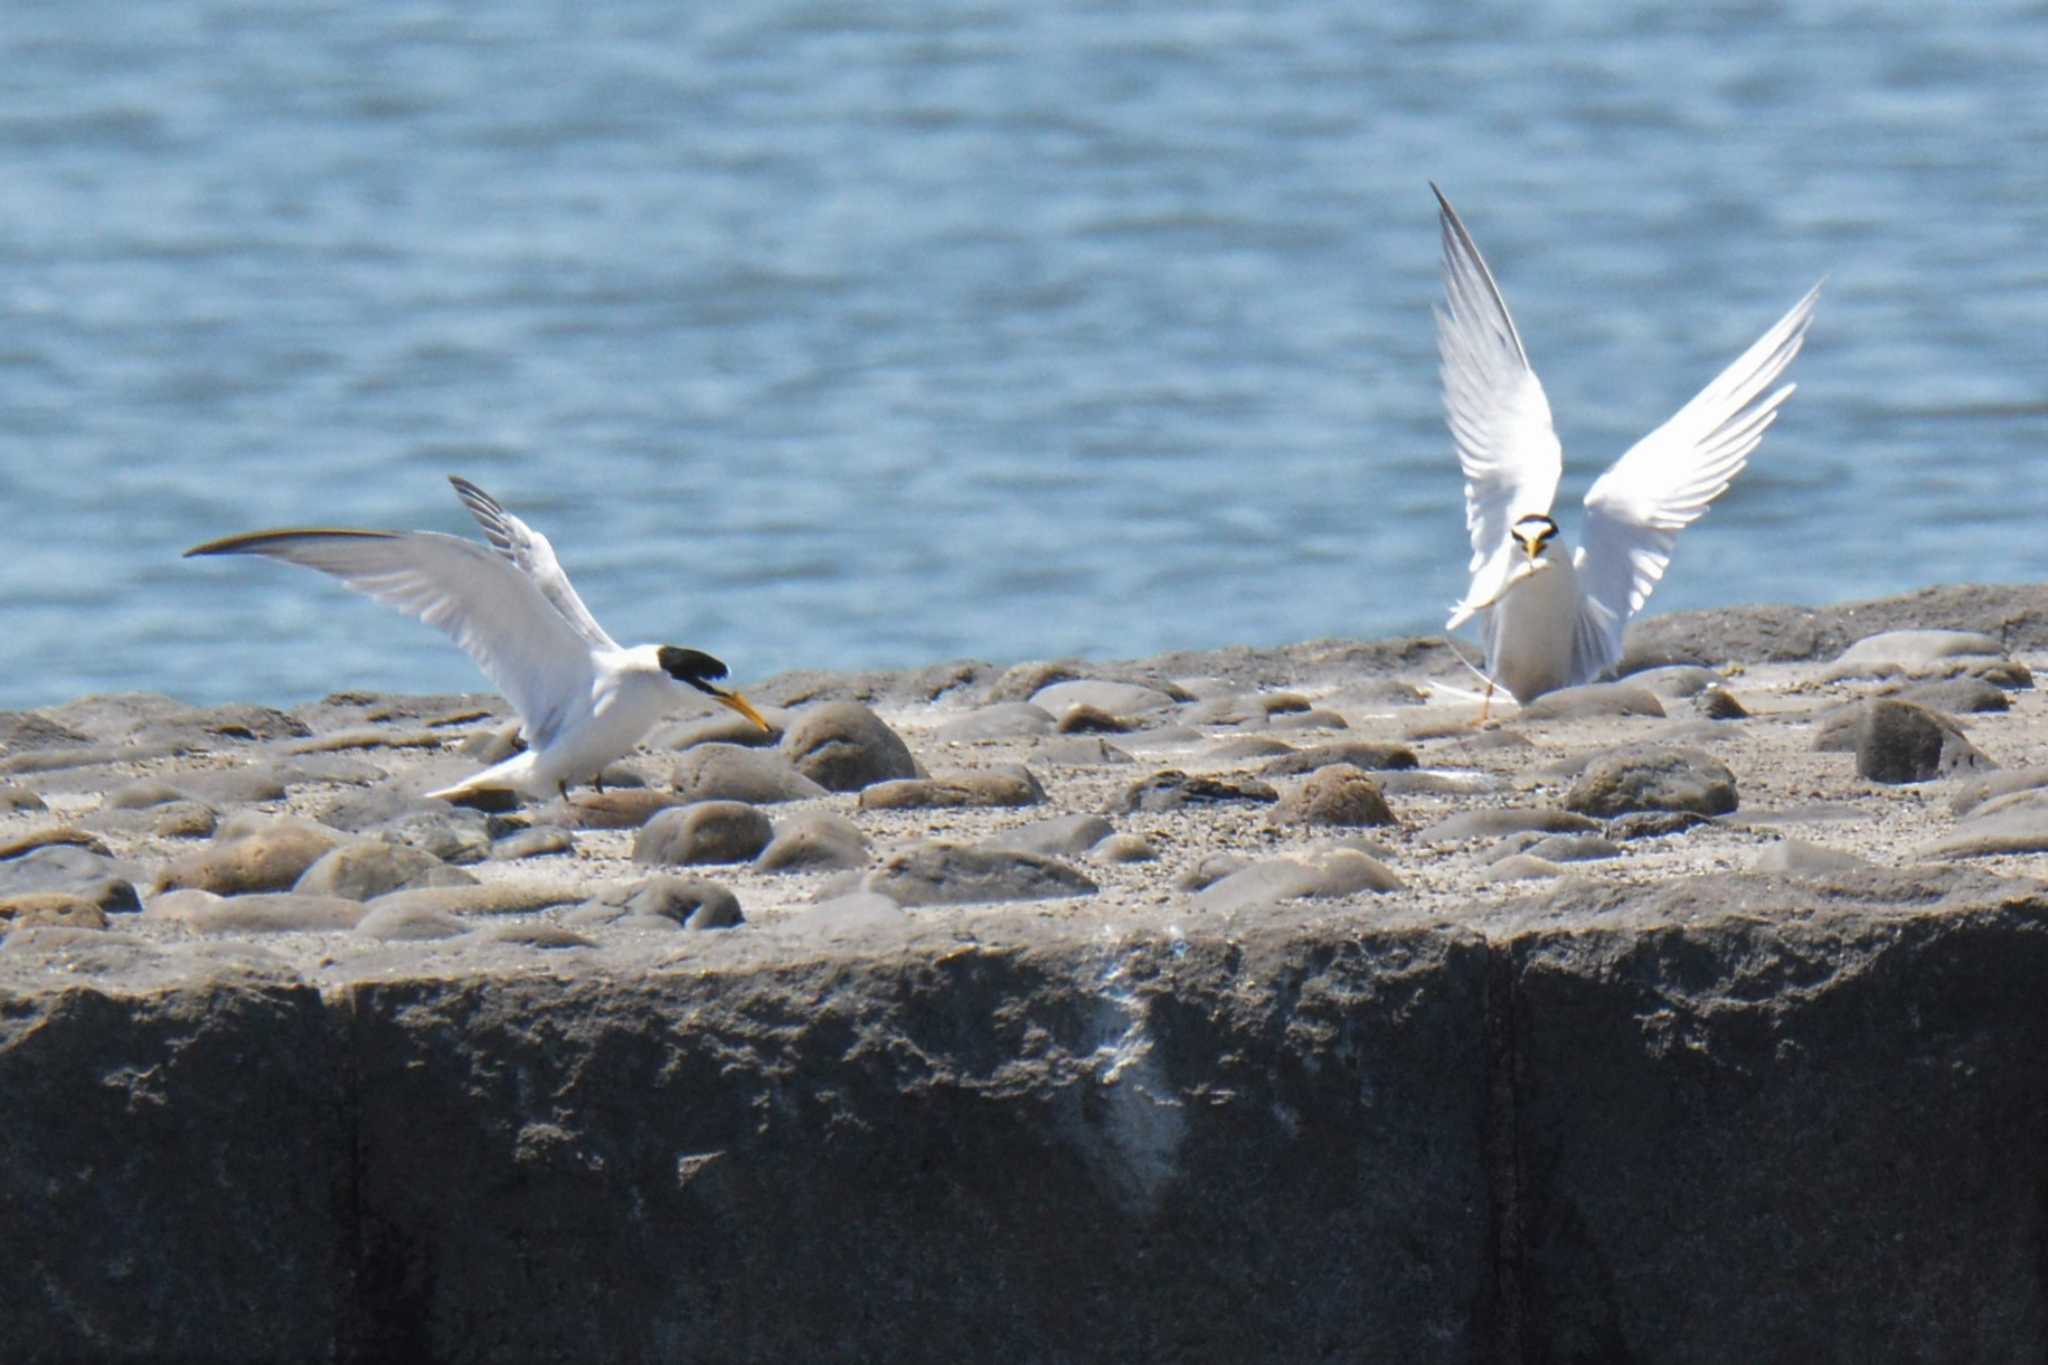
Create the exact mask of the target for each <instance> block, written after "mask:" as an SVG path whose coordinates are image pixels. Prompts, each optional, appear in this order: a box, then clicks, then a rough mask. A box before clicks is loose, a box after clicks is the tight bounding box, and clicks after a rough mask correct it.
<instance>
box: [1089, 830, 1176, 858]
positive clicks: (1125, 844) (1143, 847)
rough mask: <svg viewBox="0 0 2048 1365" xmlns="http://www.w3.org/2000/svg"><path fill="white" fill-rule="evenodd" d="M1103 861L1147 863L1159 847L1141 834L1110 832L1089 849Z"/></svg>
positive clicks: (1154, 855) (1156, 855)
mask: <svg viewBox="0 0 2048 1365" xmlns="http://www.w3.org/2000/svg"><path fill="white" fill-rule="evenodd" d="M1089 851H1090V852H1091V853H1092V854H1093V855H1094V856H1095V857H1097V858H1100V859H1101V860H1102V861H1103V862H1105V863H1149V862H1152V861H1154V860H1156V859H1157V858H1158V857H1159V849H1158V848H1157V847H1156V846H1154V844H1153V843H1152V841H1151V840H1150V839H1147V838H1146V837H1145V836H1144V835H1142V834H1112V835H1110V836H1109V837H1108V838H1107V839H1104V840H1103V841H1102V842H1101V843H1099V844H1097V845H1095V847H1094V848H1092V849H1090V850H1089Z"/></svg>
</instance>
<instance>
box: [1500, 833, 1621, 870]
mask: <svg viewBox="0 0 2048 1365" xmlns="http://www.w3.org/2000/svg"><path fill="white" fill-rule="evenodd" d="M1518 853H1527V854H1531V855H1533V856H1535V857H1538V858H1542V859H1543V860H1545V861H1546V862H1552V863H1590V862H1598V861H1601V860H1602V859H1606V858H1618V857H1620V856H1621V846H1620V845H1619V844H1616V843H1613V842H1612V841H1610V840H1608V839H1605V838H1603V837H1601V836H1600V835H1598V834H1538V833H1536V832H1535V831H1533V830H1531V831H1527V832H1524V833H1522V834H1511V835H1509V836H1508V837H1507V838H1506V839H1505V840H1503V841H1502V844H1501V848H1500V852H1499V854H1498V856H1496V857H1493V858H1489V859H1488V860H1487V861H1489V862H1499V861H1500V860H1501V858H1506V857H1512V856H1513V855H1515V854H1518Z"/></svg>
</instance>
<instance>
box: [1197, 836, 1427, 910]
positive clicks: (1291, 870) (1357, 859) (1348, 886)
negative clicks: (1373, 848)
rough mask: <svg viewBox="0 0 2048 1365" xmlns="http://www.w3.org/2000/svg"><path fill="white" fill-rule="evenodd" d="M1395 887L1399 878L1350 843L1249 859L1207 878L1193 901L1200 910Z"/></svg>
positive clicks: (1250, 906) (1328, 897)
mask: <svg viewBox="0 0 2048 1365" xmlns="http://www.w3.org/2000/svg"><path fill="white" fill-rule="evenodd" d="M1400 889H1401V879H1400V878H1399V877H1397V876H1395V875H1394V872H1393V869H1391V868H1389V867H1388V866H1387V865H1386V864H1385V863H1382V862H1380V861H1379V859H1377V858H1374V857H1372V856H1371V855H1369V854H1366V853H1361V852H1359V851H1358V850H1357V849H1355V848H1336V849H1324V850H1321V851H1319V852H1316V853H1312V854H1307V855H1304V856H1301V857H1295V858H1269V859H1267V860H1265V861H1263V862H1255V863H1252V864H1251V865H1250V866H1248V867H1243V868H1239V869H1238V870H1237V871H1235V872H1232V873H1230V874H1229V875H1228V876H1225V877H1222V878H1219V879H1218V880H1216V881H1213V882H1211V883H1209V884H1208V885H1207V886H1205V887H1203V888H1202V889H1201V890H1200V891H1198V892H1196V893H1195V898H1194V901H1195V905H1196V907H1197V908H1199V909H1202V910H1206V911H1210V912H1215V913H1222V912H1227V911H1238V910H1250V909H1256V908H1260V907H1265V906H1272V905H1278V904H1279V903H1280V902H1282V901H1288V900H1339V899H1342V898H1344V897H1347V896H1355V895H1358V894H1360V893H1362V892H1372V893H1375V894H1377V893H1380V892H1385V891H1398V890H1400Z"/></svg>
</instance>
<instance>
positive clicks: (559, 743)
mask: <svg viewBox="0 0 2048 1365" xmlns="http://www.w3.org/2000/svg"><path fill="white" fill-rule="evenodd" d="M449 482H450V483H452V484H454V485H455V492H456V494H457V495H458V496H459V497H460V498H461V499H462V501H463V504H464V505H465V506H467V507H468V508H469V511H470V515H472V516H474V517H475V518H476V520H477V524H478V525H480V526H482V527H483V531H484V535H485V537H486V538H488V539H489V541H490V545H489V546H488V547H486V546H483V545H480V544H478V543H477V542H476V541H473V540H464V539H463V538H462V537H460V536H450V535H443V534H441V533H439V532H437V531H402V532H401V531H354V530H329V529H308V530H284V531H258V532H256V533H254V534H253V535H245V536H230V537H229V538H227V539H226V540H215V541H210V542H208V543H207V544H205V545H198V546H194V547H193V548H192V549H190V550H187V551H185V556H186V558H188V559H189V558H191V557H192V556H194V555H236V554H241V555H267V556H268V557H270V558H272V559H282V560H285V561H287V562H289V563H292V564H303V565H305V566H306V567H307V568H309V569H318V570H320V571H321V572H322V573H327V574H332V575H334V576H335V577H336V578H338V579H340V580H341V581H342V582H343V583H345V584H347V585H348V586H349V587H351V588H354V589H355V590H356V591H357V592H361V593H366V594H368V595H369V596H371V597H374V598H376V599H377V600H378V601H379V602H382V603H384V604H386V605H387V606H392V607H396V608H397V609H398V610H400V611H402V612H404V613H405V614H406V615H408V616H414V617H418V618H419V619H420V620H422V621H425V622H426V623H427V624H428V625H430V626H434V627H436V628H438V629H440V630H442V631H444V632H446V633H447V634H448V635H449V636H450V637H451V638H453V639H454V641H455V643H456V644H458V645H460V646H462V648H463V651H464V652H465V653H467V654H468V655H469V657H470V658H472V659H474V660H476V664H477V667H478V668H481V669H482V670H483V671H484V675H485V676H486V677H488V678H489V679H490V680H491V681H492V682H493V683H494V684H496V686H497V688H498V690H499V691H501V692H503V693H504V694H505V697H506V699H507V700H509V701H510V702H511V703H512V705H513V706H514V707H515V708H516V709H517V710H518V712H519V719H520V721H521V723H522V728H521V730H520V737H521V738H522V739H524V740H525V741H526V745H527V747H526V749H525V751H524V752H522V753H518V754H515V755H513V756H512V757H511V758H508V759H506V760H505V761H504V762H502V763H499V764H496V765H494V766H492V767H490V768H486V769H485V770H484V771H483V772H480V773H478V774H476V776H474V777H471V778H468V779H467V780H465V781H462V782H458V783H457V784H455V785H454V786H452V787H448V788H445V789H443V790H441V791H437V792H430V793H428V795H430V796H438V797H443V798H448V799H454V798H457V797H463V796H468V795H470V794H472V793H474V792H478V791H486V790H500V789H505V788H510V789H512V790H514V791H517V792H521V793H524V794H526V795H529V796H540V797H546V796H552V795H554V794H556V793H557V792H559V793H560V794H561V795H563V796H564V797H566V796H567V795H568V791H569V787H570V786H571V785H572V784H574V783H578V782H585V781H594V780H596V778H597V776H598V774H599V773H601V772H602V771H603V770H604V767H605V765H606V764H608V763H610V762H611V761H612V760H614V759H616V758H618V757H619V756H620V755H622V754H625V753H627V752H628V751H630V750H631V749H632V748H633V746H634V745H635V744H638V743H639V742H640V738H641V736H643V735H645V734H646V733H647V731H648V729H649V728H651V727H652V726H653V725H654V723H655V722H656V721H658V720H660V719H661V717H662V716H663V715H664V714H666V713H667V712H668V711H669V710H670V709H671V708H672V707H673V706H674V705H675V704H676V703H677V702H678V701H681V700H683V699H685V698H687V697H689V696H690V695H691V694H692V693H693V692H696V693H702V694H703V695H705V696H708V697H710V698H711V699H712V700H714V701H716V702H718V703H719V704H720V705H722V706H728V707H731V708H732V709H733V710H735V711H737V712H739V713H740V714H741V715H743V716H745V717H746V718H747V719H748V720H750V721H752V722H753V723H754V724H756V725H758V726H760V727H761V728H762V729H763V730H767V729H770V728H772V727H770V726H769V724H768V722H767V721H766V720H763V719H762V718H761V713H760V712H758V711H756V710H755V709H754V708H753V706H752V705H750V704H749V703H748V701H747V699H746V698H745V697H742V696H741V695H740V694H739V693H737V692H730V691H727V690H726V689H724V688H722V687H719V686H717V685H716V680H717V679H719V678H723V677H724V676H725V665H724V664H722V663H720V662H719V661H718V660H716V659H714V658H712V657H711V656H710V655H709V654H703V653H700V652H698V651H697V650H694V649H682V648H679V647H678V646H675V645H636V646H634V647H633V648H630V649H628V648H626V647H624V646H622V645H620V644H619V643H618V642H617V641H616V640H614V639H612V637H611V636H609V635H607V634H606V633H605V630H604V627H603V626H600V625H599V624H598V623H597V621H596V619H595V618H594V617H592V616H591V614H590V611H589V609H588V608H587V607H585V606H584V605H583V599H582V598H580V597H578V596H577V595H576V589H575V588H573V587H571V586H570V584H569V576H568V575H567V574H565V573H563V572H562V566H561V565H560V564H559V563H557V562H556V560H555V551H554V547H553V546H552V545H550V544H548V539H547V537H546V536H544V535H542V534H541V533H540V532H538V531H536V530H534V529H533V528H532V527H530V526H528V525H527V524H526V523H525V522H523V521H521V520H520V519H519V518H517V517H515V516H513V515H512V514H511V513H510V512H507V511H506V510H505V509H504V508H503V507H502V506H500V505H499V504H498V501H497V500H496V499H495V498H493V497H491V495H490V494H488V493H486V492H484V491H483V489H481V488H478V487H477V486H476V485H475V484H473V483H470V482H469V481H468V480H467V479H459V478H450V479H449Z"/></svg>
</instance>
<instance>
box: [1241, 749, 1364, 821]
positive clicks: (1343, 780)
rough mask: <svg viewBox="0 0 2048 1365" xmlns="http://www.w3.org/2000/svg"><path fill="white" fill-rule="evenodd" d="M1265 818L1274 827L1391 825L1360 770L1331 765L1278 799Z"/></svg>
mask: <svg viewBox="0 0 2048 1365" xmlns="http://www.w3.org/2000/svg"><path fill="white" fill-rule="evenodd" d="M1267 818H1268V819H1270V820H1271V821H1272V823H1274V824H1276V825H1343V826H1356V825H1391V824H1393V823H1394V812H1393V811H1391V810H1389V809H1388V808H1387V800H1386V798H1385V797H1384V796H1382V795H1380V789H1379V787H1378V786H1376V785H1375V784H1374V783H1373V780H1372V778H1370V777H1369V776H1367V775H1366V773H1365V771H1364V770H1363V769H1361V768H1358V767H1355V766H1353V765H1352V764H1349V763H1331V764H1326V765H1324V766H1323V767H1320V768H1317V769H1316V770H1315V771H1314V772H1312V773H1310V774H1309V775H1308V777H1307V778H1306V779H1304V780H1303V781H1302V783H1301V784H1300V785H1299V786H1297V787H1295V788H1294V789H1293V790H1291V791H1289V792H1288V793H1287V794H1286V795H1285V796H1283V797H1281V798H1280V800H1279V801H1278V802H1276V803H1275V804H1274V806H1273V810H1272V812H1271V814H1270V815H1269V816H1268V817H1267Z"/></svg>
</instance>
